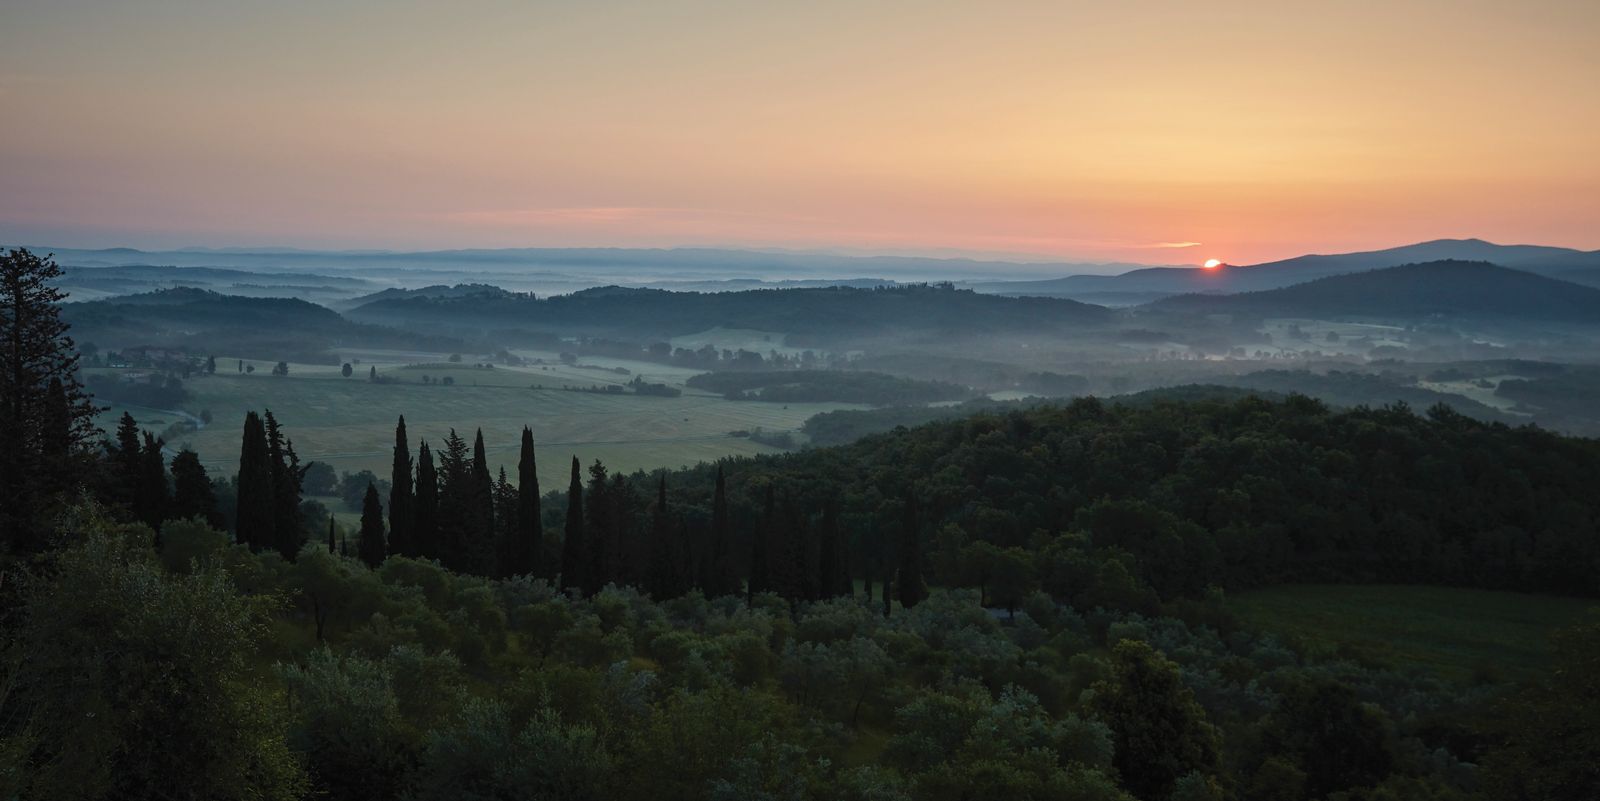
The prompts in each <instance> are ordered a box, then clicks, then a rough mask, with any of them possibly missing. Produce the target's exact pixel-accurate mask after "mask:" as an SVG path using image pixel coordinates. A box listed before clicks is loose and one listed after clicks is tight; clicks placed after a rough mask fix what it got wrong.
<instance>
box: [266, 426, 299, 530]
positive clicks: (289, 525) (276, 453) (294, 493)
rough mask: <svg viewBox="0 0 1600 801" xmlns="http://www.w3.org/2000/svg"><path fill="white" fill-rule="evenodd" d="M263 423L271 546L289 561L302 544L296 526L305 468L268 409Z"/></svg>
mask: <svg viewBox="0 0 1600 801" xmlns="http://www.w3.org/2000/svg"><path fill="white" fill-rule="evenodd" d="M263 420H264V422H265V424H266V436H267V458H268V461H269V463H270V471H269V473H270V475H271V485H272V518H273V520H272V537H273V541H272V545H273V546H274V547H276V548H277V549H278V553H279V554H281V555H282V556H283V558H284V559H287V560H289V561H293V560H294V557H295V554H297V553H299V551H300V546H301V544H302V543H303V542H304V541H305V532H304V531H303V530H302V528H301V525H300V482H301V480H302V479H303V478H304V477H305V469H304V468H302V467H301V466H300V457H299V456H296V455H295V452H294V443H293V442H289V441H288V440H286V439H285V438H284V436H283V429H282V428H281V427H279V425H278V421H277V419H276V418H274V417H273V416H272V410H271V409H268V410H266V412H265V416H264V418H263Z"/></svg>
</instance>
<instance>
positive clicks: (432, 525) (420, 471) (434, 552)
mask: <svg viewBox="0 0 1600 801" xmlns="http://www.w3.org/2000/svg"><path fill="white" fill-rule="evenodd" d="M413 502H414V504H415V509H414V510H413V512H414V515H415V516H414V517H413V518H412V525H411V547H412V550H413V551H414V554H413V555H415V556H420V557H422V558H424V559H438V558H439V474H438V472H437V471H435V470H434V467H433V452H432V451H430V450H428V443H427V442H423V443H422V444H421V445H420V446H419V447H418V448H417V491H416V495H415V498H414V501H413Z"/></svg>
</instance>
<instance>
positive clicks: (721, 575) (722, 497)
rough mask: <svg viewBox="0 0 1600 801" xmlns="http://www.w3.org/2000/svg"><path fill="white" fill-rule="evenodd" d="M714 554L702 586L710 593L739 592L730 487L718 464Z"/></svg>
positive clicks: (713, 500)
mask: <svg viewBox="0 0 1600 801" xmlns="http://www.w3.org/2000/svg"><path fill="white" fill-rule="evenodd" d="M709 550H710V553H709V554H708V555H707V557H706V559H705V560H704V563H705V565H706V575H705V577H704V578H703V579H701V587H702V588H703V589H704V590H705V592H706V595H708V596H710V597H713V598H715V597H718V596H722V595H733V594H735V593H737V592H739V589H740V587H739V585H740V581H739V570H738V565H737V564H736V560H735V554H734V548H733V532H732V530H731V527H730V526H729V523H728V486H727V480H726V479H725V478H724V476H723V474H722V465H720V464H719V465H717V483H716V487H715V488H714V489H713V490H712V494H711V536H710V547H709Z"/></svg>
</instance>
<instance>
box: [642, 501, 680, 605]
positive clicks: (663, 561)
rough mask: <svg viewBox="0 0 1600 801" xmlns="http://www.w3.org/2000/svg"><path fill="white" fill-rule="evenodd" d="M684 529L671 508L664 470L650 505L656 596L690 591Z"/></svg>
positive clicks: (652, 583) (653, 590) (650, 585)
mask: <svg viewBox="0 0 1600 801" xmlns="http://www.w3.org/2000/svg"><path fill="white" fill-rule="evenodd" d="M683 537H684V532H683V531H682V530H681V528H680V527H679V526H677V525H674V521H673V519H672V514H671V511H670V510H669V509H668V508H667V477H666V474H665V473H663V474H662V475H661V481H660V483H659V484H658V485H657V486H656V502H655V503H654V504H652V505H651V507H650V559H649V568H648V573H649V580H648V582H647V586H648V589H649V591H650V594H651V595H652V596H653V597H654V598H655V599H656V600H658V601H659V600H665V599H667V598H676V597H678V596H680V595H682V594H684V593H685V592H688V590H689V587H688V582H687V581H686V580H685V567H686V565H685V564H684V563H685V561H686V560H685V557H686V556H687V554H686V553H685V552H684V547H683V545H684V542H683Z"/></svg>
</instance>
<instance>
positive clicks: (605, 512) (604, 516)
mask: <svg viewBox="0 0 1600 801" xmlns="http://www.w3.org/2000/svg"><path fill="white" fill-rule="evenodd" d="M608 489H609V487H607V485H606V466H605V465H603V464H601V463H600V460H599V459H596V460H594V464H592V465H589V492H588V494H587V495H586V496H585V497H584V510H583V511H584V532H583V533H584V536H585V538H586V539H587V543H586V544H587V545H588V549H587V550H588V553H587V557H588V565H587V566H586V568H585V569H584V579H585V582H584V585H583V594H584V595H587V596H593V595H594V594H595V593H597V592H599V591H600V590H601V589H603V588H604V587H605V586H606V584H607V583H609V582H611V581H613V580H614V579H613V577H612V575H611V561H612V560H611V557H612V554H614V553H615V552H616V549H617V536H616V532H615V531H614V530H613V528H612V525H611V523H612V515H611V511H612V509H611V493H609V492H607V490H608Z"/></svg>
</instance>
